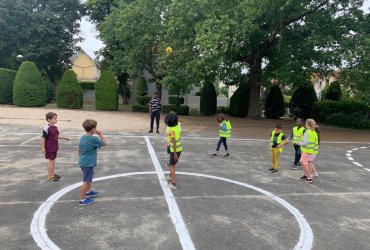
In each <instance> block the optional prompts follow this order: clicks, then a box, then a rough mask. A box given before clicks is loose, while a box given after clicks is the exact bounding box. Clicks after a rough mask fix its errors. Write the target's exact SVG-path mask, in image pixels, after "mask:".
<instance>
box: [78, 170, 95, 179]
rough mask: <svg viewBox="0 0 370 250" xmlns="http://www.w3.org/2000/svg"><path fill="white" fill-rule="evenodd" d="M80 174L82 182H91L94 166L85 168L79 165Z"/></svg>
mask: <svg viewBox="0 0 370 250" xmlns="http://www.w3.org/2000/svg"><path fill="white" fill-rule="evenodd" d="M81 170H82V175H83V179H82V181H83V182H92V179H93V177H94V168H85V167H81Z"/></svg>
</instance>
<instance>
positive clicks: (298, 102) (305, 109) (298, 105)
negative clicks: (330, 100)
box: [289, 83, 317, 119]
mask: <svg viewBox="0 0 370 250" xmlns="http://www.w3.org/2000/svg"><path fill="white" fill-rule="evenodd" d="M316 101H317V96H316V92H315V90H314V88H313V86H312V84H311V83H307V84H305V85H303V86H300V87H298V88H297V89H296V91H294V93H293V96H292V99H291V100H290V103H289V115H290V116H291V117H294V118H303V119H307V118H309V117H312V113H313V106H314V103H315V102H316Z"/></svg>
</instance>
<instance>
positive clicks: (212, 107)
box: [200, 83, 217, 115]
mask: <svg viewBox="0 0 370 250" xmlns="http://www.w3.org/2000/svg"><path fill="white" fill-rule="evenodd" d="M216 111H217V92H216V89H215V86H214V85H213V84H212V83H206V84H205V85H204V86H203V88H202V95H201V96H200V112H201V113H202V114H203V115H214V114H216Z"/></svg>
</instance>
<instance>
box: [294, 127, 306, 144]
mask: <svg viewBox="0 0 370 250" xmlns="http://www.w3.org/2000/svg"><path fill="white" fill-rule="evenodd" d="M304 130H305V129H304V127H301V128H298V127H297V126H296V127H294V128H293V143H298V142H303V134H304Z"/></svg>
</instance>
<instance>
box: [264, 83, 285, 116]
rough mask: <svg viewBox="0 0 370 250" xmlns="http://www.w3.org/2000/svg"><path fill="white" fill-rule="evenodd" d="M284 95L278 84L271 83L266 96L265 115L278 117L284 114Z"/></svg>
mask: <svg viewBox="0 0 370 250" xmlns="http://www.w3.org/2000/svg"><path fill="white" fill-rule="evenodd" d="M284 106H285V105H284V97H283V94H282V93H281V90H280V87H279V85H273V86H272V87H271V88H270V91H269V93H268V95H267V97H266V105H265V117H267V118H269V119H278V118H280V117H282V116H283V115H284Z"/></svg>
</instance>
